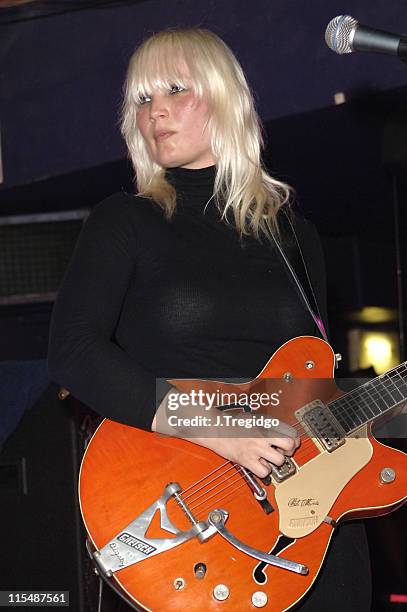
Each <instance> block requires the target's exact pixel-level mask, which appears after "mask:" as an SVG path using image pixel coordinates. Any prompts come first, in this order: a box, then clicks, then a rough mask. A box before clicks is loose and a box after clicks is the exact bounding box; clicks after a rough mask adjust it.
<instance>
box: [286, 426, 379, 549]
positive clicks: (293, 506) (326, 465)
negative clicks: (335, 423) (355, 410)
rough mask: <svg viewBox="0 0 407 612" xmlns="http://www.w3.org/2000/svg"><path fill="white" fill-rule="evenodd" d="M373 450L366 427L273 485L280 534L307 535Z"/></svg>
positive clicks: (316, 525) (320, 521)
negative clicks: (337, 446) (284, 479)
mask: <svg viewBox="0 0 407 612" xmlns="http://www.w3.org/2000/svg"><path fill="white" fill-rule="evenodd" d="M372 455H373V447H372V445H371V443H370V441H369V439H368V437H367V432H366V428H364V429H363V430H362V432H360V431H359V437H356V436H355V437H348V438H347V439H346V442H345V444H343V445H342V446H340V447H339V448H337V449H336V450H335V451H334V452H332V453H328V452H326V451H325V452H322V453H321V454H320V455H318V456H317V457H315V458H314V459H312V460H311V461H309V462H308V463H306V464H305V465H303V466H301V467H299V468H298V471H297V473H296V474H294V475H293V476H292V477H291V478H289V479H288V480H286V481H284V482H282V483H280V484H278V485H277V486H276V494H275V497H276V501H277V504H278V508H279V513H280V531H281V533H283V534H284V535H286V536H288V537H292V538H300V537H303V536H306V535H308V534H310V533H311V532H312V531H314V530H315V529H316V528H317V527H319V526H320V525H321V523H322V522H323V521H324V519H325V518H326V516H328V515H329V512H330V509H331V508H332V506H333V504H334V503H335V501H336V499H337V498H338V496H339V494H340V493H341V491H342V489H343V488H344V487H345V486H346V485H347V483H348V482H349V481H350V480H351V478H352V477H353V476H354V475H355V474H356V473H357V472H359V470H361V469H362V468H363V467H364V466H365V465H366V464H367V463H368V462H369V461H370V459H371V457H372Z"/></svg>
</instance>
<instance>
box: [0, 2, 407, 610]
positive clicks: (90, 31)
mask: <svg viewBox="0 0 407 612" xmlns="http://www.w3.org/2000/svg"><path fill="white" fill-rule="evenodd" d="M344 13H349V14H351V15H353V16H354V17H356V18H357V19H358V20H359V21H360V22H361V23H363V24H365V25H368V26H370V27H375V28H381V29H384V30H387V31H393V32H397V33H399V34H407V4H406V1H405V0H352V1H350V0H344V1H342V2H340V1H339V0H312V1H310V0H252V1H250V2H248V1H245V0H216V1H215V0H207V1H206V2H203V1H193V0H133V1H132V0H127V1H126V0H117V1H105V0H95V1H91V0H89V1H86V0H83V1H79V0H58V1H56V0H49V1H43V2H40V1H37V2H32V3H30V4H26V5H22V6H20V7H15V8H5V7H4V6H3V7H2V3H1V2H0V135H1V157H2V169H3V183H2V184H1V185H0V220H1V219H6V218H9V217H10V216H14V215H17V216H19V215H23V214H24V215H27V214H38V213H53V212H61V211H70V210H78V209H84V208H86V209H89V208H91V207H92V206H93V205H94V204H95V203H97V202H98V201H100V200H101V199H103V198H104V197H106V196H108V195H109V194H111V193H113V192H115V191H118V190H121V189H125V190H128V191H131V190H132V170H131V167H130V165H129V163H128V161H127V160H126V152H125V147H124V143H123V142H122V140H121V137H120V133H119V116H120V104H121V89H122V83H123V80H124V76H125V71H126V66H127V62H128V60H129V57H130V55H131V53H132V51H133V49H134V48H135V47H136V46H137V45H138V44H139V43H140V41H141V40H143V39H144V38H145V37H146V36H148V35H149V34H151V33H152V32H154V31H158V30H160V29H163V28H166V27H171V26H179V25H200V26H202V27H206V28H209V29H211V30H213V31H215V32H216V33H217V34H219V35H220V36H221V37H222V38H223V39H224V40H225V41H226V42H227V43H228V44H229V45H230V47H231V48H232V50H233V51H234V52H235V54H236V55H237V57H238V59H239V60H240V61H241V63H242V65H243V68H244V70H245V73H246V75H247V77H248V80H249V82H250V84H251V86H252V87H253V90H254V93H255V98H256V103H257V107H258V110H259V114H260V115H261V118H262V120H263V122H264V126H265V127H264V133H265V141H266V150H265V161H266V163H267V165H268V167H269V168H270V170H271V171H272V172H273V174H274V175H275V176H276V177H278V178H280V179H282V180H285V181H287V182H289V183H290V184H291V185H293V186H294V187H295V189H296V192H297V206H299V207H300V209H302V211H303V212H304V213H305V214H306V216H307V217H309V218H311V219H312V221H313V222H314V223H315V224H316V225H317V227H318V229H319V232H320V235H321V238H322V241H323V245H324V250H325V257H326V263H327V272H328V298H329V301H328V303H329V315H330V330H331V342H332V344H333V347H334V349H335V351H339V352H341V353H342V354H343V357H344V360H343V365H342V372H343V373H346V371H347V367H348V362H347V332H348V330H349V328H350V327H351V326H352V325H354V324H355V323H354V321H355V319H354V317H355V313H356V314H357V313H358V312H360V310H361V309H362V308H363V307H366V306H380V307H385V308H387V309H390V310H389V312H390V313H392V314H391V316H390V318H389V319H388V320H387V321H386V322H384V321H383V322H381V323H379V324H378V325H377V324H376V326H374V325H373V326H371V325H370V327H372V328H374V329H376V328H377V329H381V330H390V331H395V332H396V333H398V332H399V320H400V318H401V319H403V317H404V319H405V312H402V313H401V315H400V314H399V315H398V313H397V308H398V306H399V297H400V295H399V293H398V291H397V274H396V238H397V235H398V238H399V243H400V257H401V263H402V266H403V268H404V270H406V268H407V261H406V260H407V249H406V246H405V244H406V241H405V238H406V228H407V219H406V204H407V65H405V64H403V63H402V62H400V61H399V60H398V59H397V58H394V57H388V56H382V55H375V54H367V53H366V54H362V53H359V54H358V53H355V54H351V55H347V56H339V55H336V54H334V53H333V52H331V51H330V50H329V49H328V48H327V47H326V45H325V41H324V31H325V27H326V25H327V23H328V21H329V20H330V19H331V18H333V17H335V16H336V15H339V14H344ZM337 92H343V94H344V95H345V99H346V103H345V104H341V105H338V106H335V105H334V94H335V93H337ZM395 196H397V199H398V213H399V220H398V226H396V224H395V215H394V207H395ZM33 227H34V226H33ZM35 227H37V226H35ZM30 228H31V226H30V224H29V223H28V224H26V225H24V228H23V226H21V231H19V234H18V235H19V236H20V238H21V241H20V243H15V242H12V241H11V239H10V238H9V234H10V232H9V234H7V227H6V229H4V233H2V234H1V235H0V274H1V277H2V278H3V280H4V279H5V278H6V273H10V271H11V275H12V276H13V274H14V273H15V274H16V275H18V274H19V273H20V272H21V270H23V271H26V269H27V268H29V267H30V266H31V265H32V267H33V274H32V275H31V277H30V279H31V280H30V282H31V283H34V285H35V282H37V281H35V280H33V278H34V279H36V278H37V276H38V274H37V276H36V274H34V272H35V270H36V269H38V267H40V266H42V267H43V268H44V269H48V266H49V262H50V260H51V259H56V258H57V257H60V258H61V265H60V269H63V267H64V265H65V260H64V257H65V259H67V258H69V255H70V250H69V248H68V247H66V250H65V252H64V254H63V255H61V254H60V253H58V254H56V253H55V248H56V247H55V244H53V243H52V249H54V250H52V249H51V246H50V244H51V242H52V241H51V237H50V234H45V235H44V242H43V244H44V248H43V249H41V248H40V251H38V241H37V242H36V243H35V244H36V245H37V247H36V248H37V250H31V246H29V245H31V244H33V243H32V242H27V240H26V234H27V235H29V234H30V231H31V229H30ZM0 231H2V232H3V229H1V226H0ZM49 232H50V233H51V234H52V235H53V236H54V237H55V235H56V231H55V228H54V229H53V227H52V226H49ZM23 238H24V239H23ZM13 240H14V239H13ZM70 240H71V242H72V243H73V242H74V235H73V234H72V236H71V237H70ZM1 243H2V244H3V246H2V244H1ZM66 244H70V243H69V241H68V242H67V243H66ZM2 249H3V250H2ZM10 249H12V256H11V257H10V258H9V259H7V258H6V257H5V256H6V255H7V253H6V251H7V250H8V251H10ZM50 249H51V250H50ZM3 256H4V257H3ZM5 262H10V263H5ZM14 266H15V272H14ZM59 280H60V278H59V277H53V278H52V282H51V281H50V283H51V285H52V287H51V288H50V289H52V290H56V289H57V285H58V282H59ZM38 282H39V281H38ZM400 285H401V286H402V287H403V289H404V295H406V287H405V285H406V283H405V274H404V273H403V275H402V276H401V282H400ZM41 287H42V286H41ZM40 289H41V288H39V289H38V292H39V293H41V291H40ZM7 291H8V289H7V287H5V283H4V285H3V289H2V295H7ZM11 293H12V291H11ZM51 309H52V300H51V301H50V300H41V299H40V298H38V297H37V298H36V299H33V300H31V301H29V300H26V301H25V302H24V303H21V300H20V303H18V304H17V303H10V304H8V305H2V306H0V375H2V379H1V380H2V385H0V395H1V397H0V399H1V400H2V406H3V407H4V406H5V407H6V411H4V410H3V415H4V414H5V413H7V409H9V408H10V406H11V405H14V403H17V400H19V402H20V403H19V406H18V410H17V411H16V413H15V414H18V416H20V414H22V412H23V410H24V409H26V408H28V406H29V405H31V403H32V402H31V399H33V398H34V396H35V393H34V391H33V388H35V389H34V390H35V391H36V389H37V387H38V386H39V380H40V381H41V383H42V382H43V383H44V385H46V374H45V361H44V359H45V357H46V350H47V348H46V347H47V337H48V327H49V318H50V312H51ZM404 311H405V308H404ZM362 326H364V327H365V328H369V324H367V323H364V324H362ZM403 348H404V347H403V346H402V347H401V349H403ZM4 363H6V364H7V370H6V371H7V377H5V376H4V371H5V370H4V369H3V370H2V369H1V366H2V365H3V364H4ZM10 364H11V365H10ZM13 364H14V365H13ZM17 364H18V368H17V367H15V370H13V371H15V372H16V375H15V379H14V380H13V381H12V385H11V386H13V385H14V387H13V389H14V388H15V389H17V391H15V392H14V391H13V395H12V400H10V397H11V393H10V384H9V383H10V372H12V368H13V367H14V366H17ZM34 366H35V368H36V369H35V370H33V367H34ZM21 368H25V372H24V376H22V375H21V371H22V370H21ZM34 371H35V372H36V373H37V372H39V371H40V375H37V374H36V378H35V381H34V380H33V379H32V376H31V379H30V375H32V373H33V372H34ZM4 381H7V389H6V383H5V382H4ZM40 386H41V385H40ZM4 389H6V391H4ZM22 389H23V391H24V393H23V394H22V395H23V400H22V401H20V400H21V397H20V396H21V390H22ZM48 395H49V392H48ZM50 401H51V400H50ZM13 402H14V403H13ZM47 410H48V411H49V412H50V414H51V415H53V414H54V413H53V411H52V410H51V409H50V407H49V404H48V408H47ZM8 412H10V410H8ZM28 418H29V419H31V421H28V424H27V418H26V419H25V421H23V424H22V425H21V426H20V427H19V428H18V427H17V423H18V419H17V418H15V419H14V421H13V423H12V424H11V425H10V431H11V429H12V428H15V427H17V430H16V433H15V434H14V436H12V438H11V439H10V441H9V445H8V446H7V445H6V446H5V451H4V453H3V454H2V455H0V467H1V465H2V464H4V465H6V466H10V465H11V466H12V467H13V466H14V465H17V464H18V465H20V463H21V458H22V456H23V455H24V452H25V451H24V449H26V454H27V457H28V459H27V461H28V463H29V464H30V463H31V464H32V465H33V466H37V467H35V469H33V476H32V480H33V486H32V488H31V489H30V487H29V490H32V491H33V495H34V497H32V498H31V499H30V496H29V495H28V497H27V498H24V495H25V494H24V493H21V491H19V493H18V494H17V498H16V499H11V501H10V499H9V502H10V503H9V505H3V512H6V513H8V515H7V517H6V516H3V517H2V518H3V521H2V522H3V524H6V521H9V520H10V515H13V516H17V514H16V512H21V520H24V516H26V514H27V512H29V513H30V515H33V516H35V511H36V510H35V509H34V508H33V507H32V504H33V503H37V502H36V500H38V499H41V497H44V496H45V497H46V495H49V489H47V487H46V486H45V484H42V481H41V479H40V478H39V477H37V476H36V474H37V472H38V466H39V465H40V466H42V465H43V463H44V462H45V469H49V468H48V465H49V463H51V464H52V458H51V454H52V453H53V452H54V451H55V439H54V442H53V443H52V444H51V439H53V432H54V433H55V432H57V431H58V429H59V424H60V423H65V425H63V427H65V429H63V431H61V432H59V436H60V437H59V438H57V440H60V444H61V446H63V445H64V448H65V449H66V453H67V454H66V455H65V454H62V455H61V457H62V459H60V462H61V469H63V466H64V469H67V463H69V462H70V463H71V467H70V468H69V470H70V472H69V473H70V476H69V478H70V480H69V478H68V476H66V479H65V480H66V482H67V483H68V481H69V483H68V484H67V487H68V489H69V490H68V489H67V490H66V491H65V496H66V500H68V501H67V502H66V503H67V506H66V507H67V508H68V509H67V510H66V512H67V513H68V514H66V524H67V525H72V524H73V522H74V521H73V519H72V516H73V515H75V512H77V509H75V507H72V505H71V506H70V505H69V500H70V499H72V498H73V491H74V489H75V478H76V477H75V469H76V468H75V466H76V465H77V454H78V452H79V451H78V443H77V441H75V439H74V434H73V433H72V431H71V429H70V427H71V424H69V422H68V421H69V419H68V420H67V419H66V418H65V417H64V419H65V420H64V419H62V420H61V421H59V420H58V419H55V418H54V419H52V418H51V417H50V418H49V419H48V418H47V420H46V422H47V426H46V432H47V434H48V436H47V435H45V436H44V432H43V431H42V433H41V436H43V437H41V436H38V435H36V434H34V435H31V437H30V435H29V433H30V431H35V428H40V427H41V426H42V425H41V423H42V419H41V415H40V414H39V413H38V411H37V412H35V413H32V414H31V415H30V414H28ZM24 423H25V424H24ZM64 432H65V433H64ZM19 436H20V437H19ZM50 436H51V437H50ZM43 438H44V441H43V442H41V444H43V445H44V446H43V448H44V449H47V447H46V440H47V438H48V439H49V440H50V442H49V443H50V446H49V449H47V450H44V451H43V452H42V453H41V452H37V454H36V453H35V449H36V448H37V441H38V440H39V439H41V440H43ZM58 443H59V442H58ZM34 447H35V448H34ZM40 450H41V449H40ZM48 455H50V457H48ZM44 456H46V460H45V459H44ZM4 457H5V459H4ZM15 457H17V459H15ZM30 457H31V458H30ZM66 457H68V458H66ZM69 457H71V459H69ZM10 458H11V459H10ZM14 460H15V463H13V461H14ZM62 463H63V466H62ZM7 469H8V470H9V467H8V468H7ZM18 469H20V468H18ZM69 470H68V471H69ZM0 472H1V470H0ZM4 473H5V472H4ZM9 473H10V470H9V471H8V472H7V474H9ZM64 473H65V472H64ZM49 474H50V478H51V482H52V478H53V479H54V480H55V481H56V482H55V486H56V487H57V490H58V491H60V489H58V487H60V486H61V478H58V477H57V476H56V475H55V474H53V472H52V470H51V471H50V472H49ZM65 475H66V474H65ZM0 476H1V474H0ZM64 478H65V477H64ZM63 480H64V479H63ZM65 480H64V481H65ZM0 482H1V479H0ZM7 482H8V484H10V482H11V480H8V481H7ZM6 484H7V483H6ZM41 487H43V488H41ZM9 491H10V492H12V491H13V488H12V487H11V488H10V489H9ZM59 494H61V495H62V493H59ZM35 496H36V497H35ZM0 501H3V500H0ZM30 504H31V506H30ZM64 504H65V501H64ZM29 508H31V510H30V509H29ZM51 508H53V506H52V504H50V503H49V504H47V511H48V512H49V513H51V512H52V510H51ZM69 513H70V514H69ZM18 516H19V517H20V515H18ZM403 517H404V523H405V513H404V515H403V512H399V513H396V514H394V515H391V516H390V517H388V518H384V519H375V520H374V521H371V522H370V523H369V540H370V545H371V550H372V563H373V569H374V572H375V573H374V577H375V581H374V584H375V600H374V601H375V604H374V609H375V610H385V609H391V610H396V609H397V605H393V606H391V605H390V604H389V603H388V593H389V592H391V591H393V592H403V589H404V592H406V591H407V588H406V582H407V576H406V566H405V560H403V559H402V553H401V552H400V542H401V541H402V537H401V533H403V531H402V529H403V527H402V522H403ZM19 520H20V518H19ZM50 521H51V522H52V518H50ZM67 529H68V528H67ZM33 531H35V526H34V525H31V523H30V534H32V533H33ZM71 535H72V534H69V533H68V532H67V534H66V537H67V541H66V546H68V547H69V542H70V537H71ZM27 537H28V536H27ZM61 537H62V535H61ZM72 537H77V533H76V535H75V534H74V535H72ZM49 546H50V549H49V558H54V551H55V547H57V546H58V542H54V541H53V540H52V538H51V544H50V545H49ZM53 547H54V548H53ZM78 551H79V552H78ZM75 554H77V555H79V556H80V546H79V545H77V546H76V552H75ZM72 555H73V557H74V553H73V552H72ZM44 556H45V557H46V556H47V555H45V553H44ZM29 558H30V557H29ZM34 562H35V556H33V563H34ZM72 563H73V564H74V561H72ZM16 565H18V564H17V562H16ZM63 565H64V561H63V559H62V560H61V567H63ZM55 567H57V565H56V566H55ZM25 572H26V570H24V573H25ZM76 573H78V572H76ZM74 574H75V572H73V575H74ZM34 575H35V576H36V574H35V573H34ZM17 577H18V573H17ZM72 580H75V579H74V578H72ZM79 580H80V579H79V578H78V581H79ZM17 581H18V579H17ZM57 583H58V581H57V580H56V581H55V584H57ZM78 584H79V583H78ZM21 587H25V588H27V581H25V582H24V579H23V578H21ZM55 588H58V587H57V586H55ZM81 588H83V585H82V587H80V586H78V589H79V590H80V589H81ZM81 605H82V604H81ZM403 607H406V606H402V605H401V604H400V605H399V606H398V608H399V609H400V610H402V609H403Z"/></svg>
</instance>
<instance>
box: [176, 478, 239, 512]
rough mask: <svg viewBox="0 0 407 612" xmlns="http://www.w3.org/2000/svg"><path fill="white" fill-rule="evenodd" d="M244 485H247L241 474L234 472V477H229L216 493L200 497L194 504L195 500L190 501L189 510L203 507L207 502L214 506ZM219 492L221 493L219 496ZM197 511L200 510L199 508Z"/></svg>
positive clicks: (192, 510) (193, 510) (194, 510)
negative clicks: (229, 479)
mask: <svg viewBox="0 0 407 612" xmlns="http://www.w3.org/2000/svg"><path fill="white" fill-rule="evenodd" d="M239 483H240V484H239ZM245 485H246V486H247V482H246V481H245V480H244V479H243V476H242V475H241V474H238V472H236V473H235V477H234V479H231V482H230V483H229V484H228V485H227V486H225V487H223V488H222V489H220V490H219V491H217V492H216V493H214V494H212V495H209V496H208V497H205V498H204V499H202V500H201V501H199V502H198V503H196V504H195V502H192V504H191V503H190V504H189V505H188V507H189V509H190V510H191V512H196V510H197V509H198V508H199V507H202V506H203V507H205V505H206V504H208V503H210V504H211V506H212V508H213V507H216V506H217V505H218V504H219V502H220V501H221V500H222V499H225V497H227V496H229V495H232V494H234V493H235V492H236V491H239V489H241V488H243V487H244V486H245ZM225 491H227V493H225ZM221 494H223V495H222V496H221V497H219V496H220V495H221ZM211 500H212V502H211ZM215 500H216V503H215ZM193 504H194V505H193ZM199 512H201V510H200V511H199Z"/></svg>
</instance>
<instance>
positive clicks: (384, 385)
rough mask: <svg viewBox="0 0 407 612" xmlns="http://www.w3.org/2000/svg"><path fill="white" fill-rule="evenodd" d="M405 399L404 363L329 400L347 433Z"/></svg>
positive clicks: (406, 368)
mask: <svg viewBox="0 0 407 612" xmlns="http://www.w3.org/2000/svg"><path fill="white" fill-rule="evenodd" d="M406 400H407V362H404V363H402V364H400V365H399V366H397V367H396V368H394V369H393V370H390V371H389V372H387V373H386V374H382V375H381V376H378V377H377V378H374V379H373V380H370V381H368V382H367V383H365V384H364V385H361V386H360V387H357V388H356V389H353V390H352V391H349V393H346V394H345V395H342V396H341V397H340V398H338V399H336V400H334V401H332V402H330V403H329V409H330V410H331V412H332V414H333V415H334V417H335V418H336V419H337V420H338V421H339V423H340V424H341V426H342V427H343V429H344V431H345V433H346V434H349V433H351V432H353V431H354V430H355V429H358V428H359V427H361V426H362V425H365V424H367V423H370V422H372V421H375V420H376V419H378V418H379V417H381V416H382V415H384V414H385V413H386V412H391V411H392V410H393V409H394V408H396V407H397V406H399V405H400V404H402V403H403V402H405V401H406Z"/></svg>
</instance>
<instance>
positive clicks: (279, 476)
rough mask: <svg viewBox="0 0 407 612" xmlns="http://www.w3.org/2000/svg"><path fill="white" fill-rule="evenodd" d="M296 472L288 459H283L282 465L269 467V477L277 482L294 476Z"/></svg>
mask: <svg viewBox="0 0 407 612" xmlns="http://www.w3.org/2000/svg"><path fill="white" fill-rule="evenodd" d="M296 471H297V468H296V467H295V463H294V461H293V460H292V459H290V457H285V459H284V463H283V465H272V466H271V475H272V476H273V478H274V480H276V481H277V482H283V480H287V478H289V477H290V476H292V475H293V474H295V472H296Z"/></svg>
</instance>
